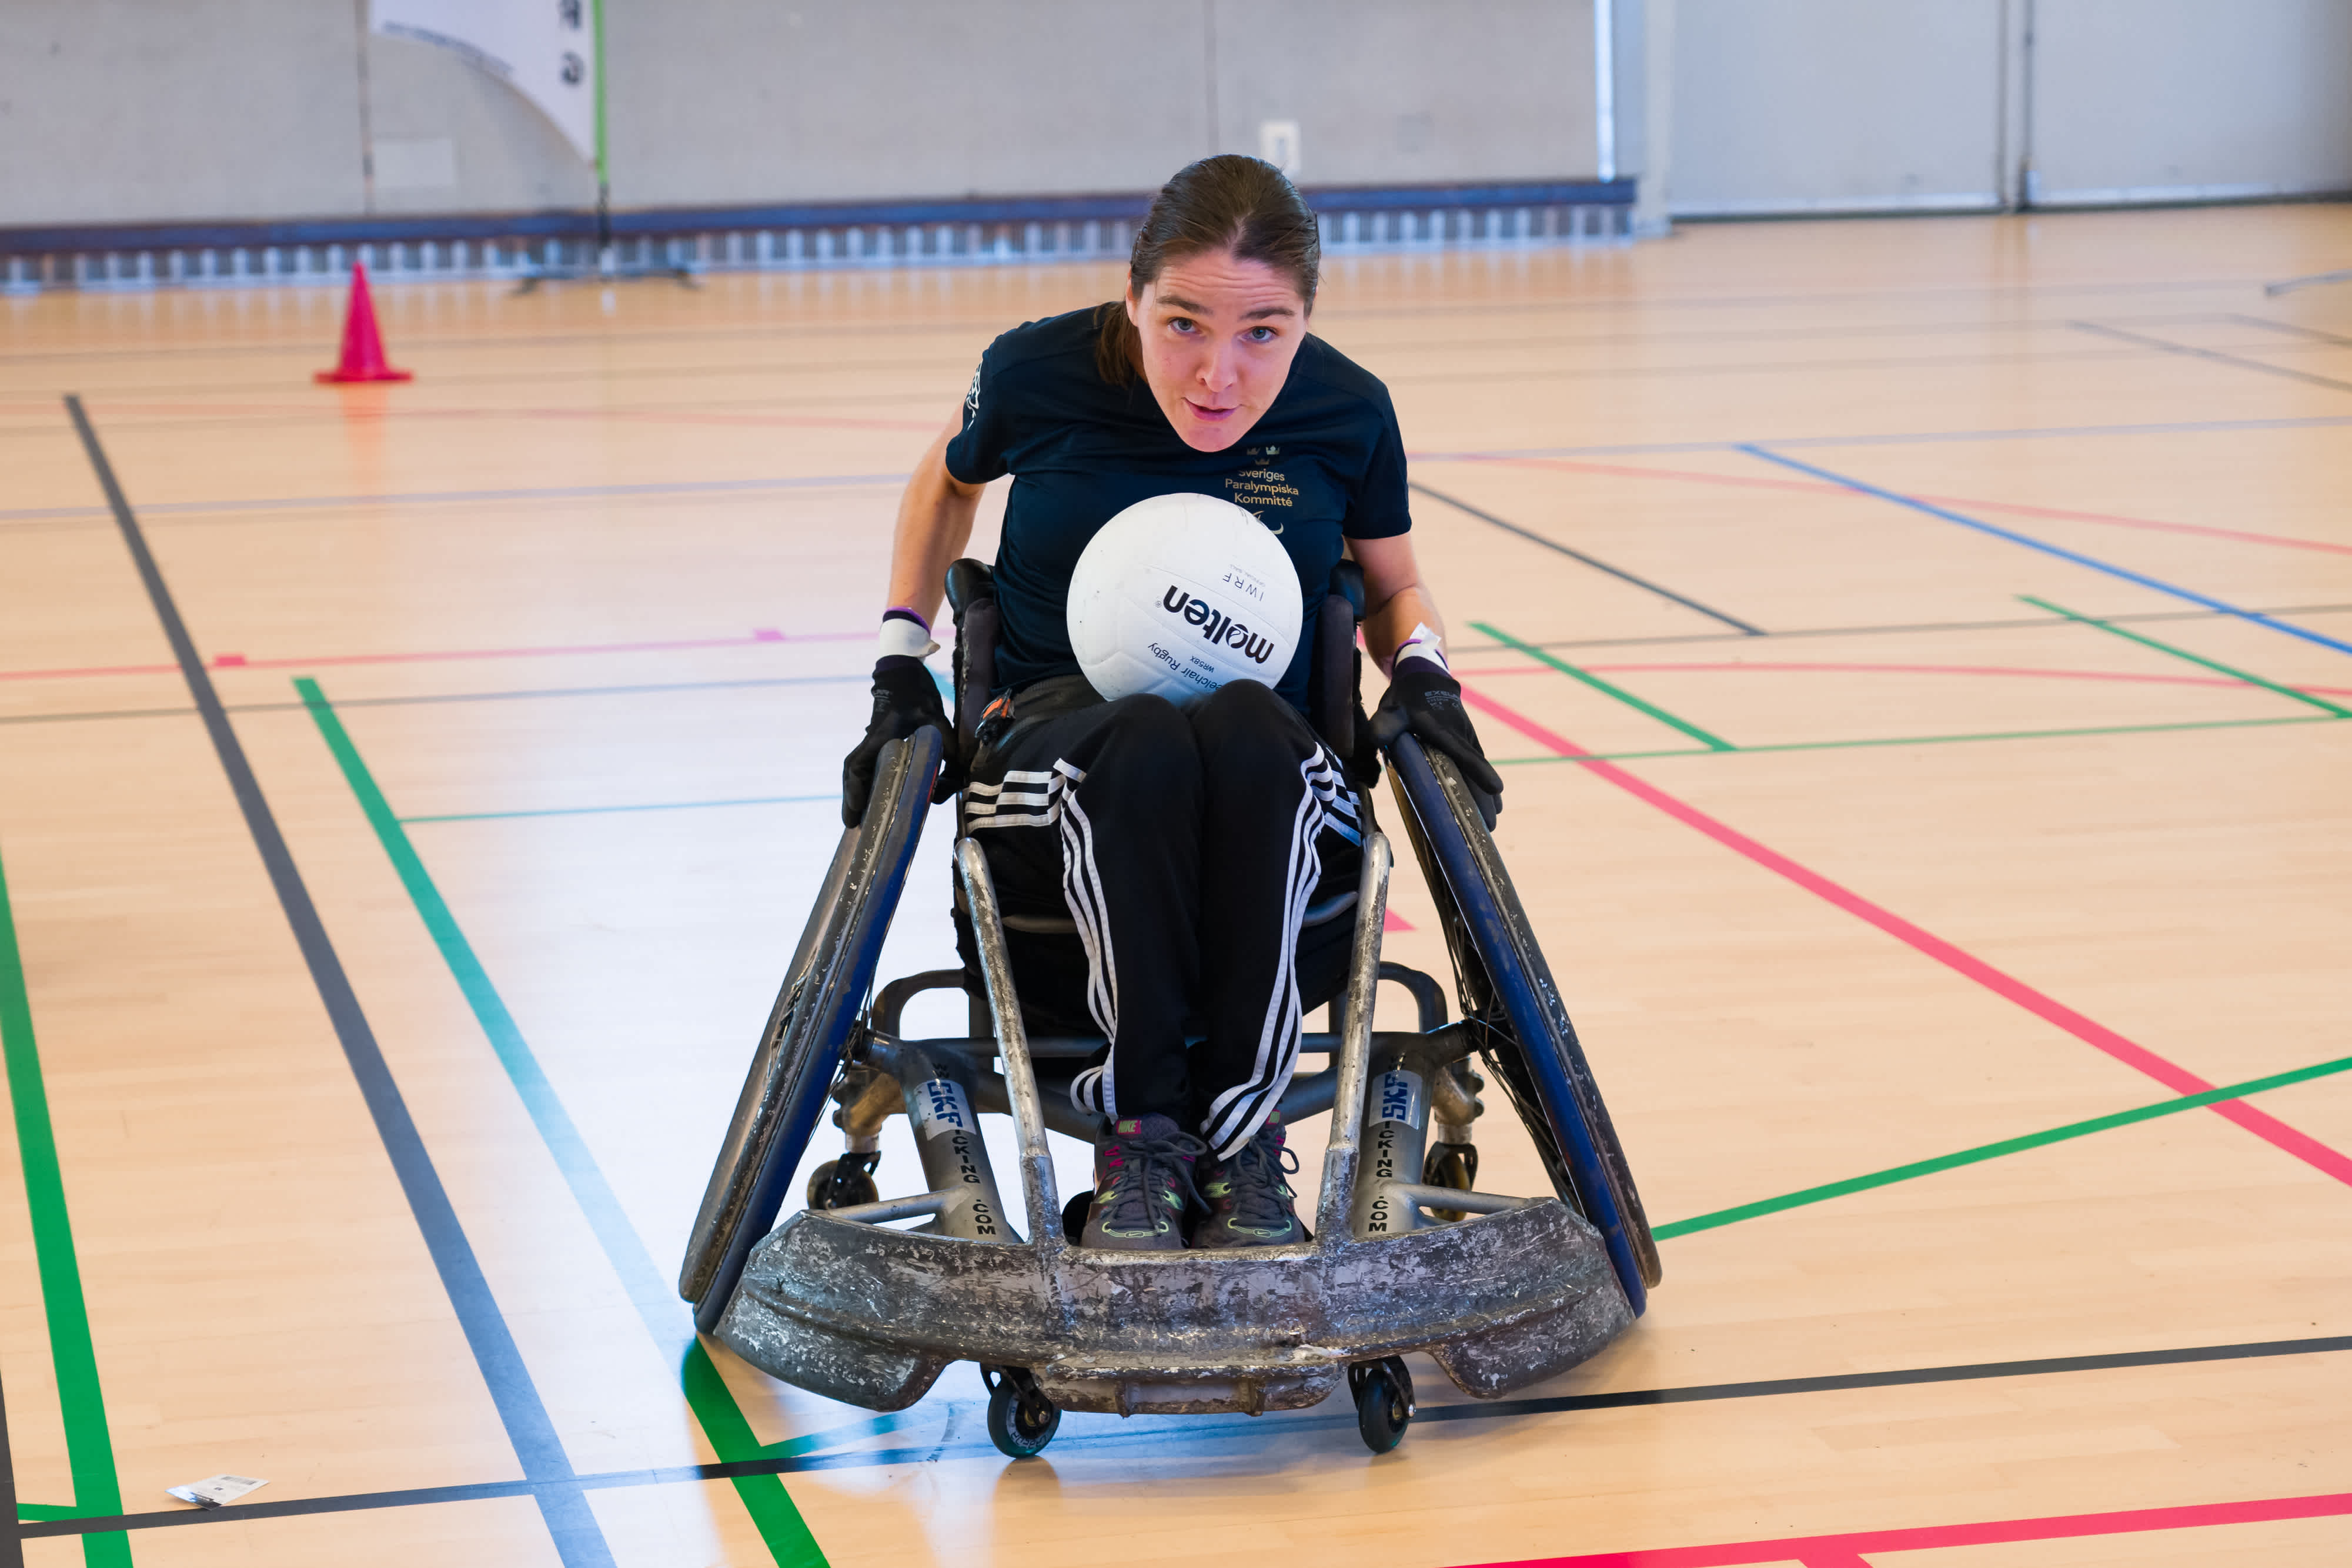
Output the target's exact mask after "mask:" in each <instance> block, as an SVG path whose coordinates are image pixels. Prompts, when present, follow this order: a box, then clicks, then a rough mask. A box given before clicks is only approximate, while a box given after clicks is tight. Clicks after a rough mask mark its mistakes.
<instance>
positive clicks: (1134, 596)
mask: <svg viewBox="0 0 2352 1568" xmlns="http://www.w3.org/2000/svg"><path fill="white" fill-rule="evenodd" d="M1303 598H1304V596H1303V595H1302V594H1301V593H1300V591H1299V585H1298V569H1297V567H1296V566H1294V565H1292V564H1291V560H1290V556H1289V554H1288V552H1286V550H1285V549H1283V548H1282V541H1281V540H1280V539H1278V538H1275V536H1274V535H1273V534H1271V533H1269V532H1267V531H1266V528H1265V525H1264V524H1263V523H1261V522H1259V521H1258V520H1257V518H1255V517H1252V516H1251V515H1250V514H1249V513H1248V512H1246V511H1244V509H1242V508H1241V507H1236V506H1234V504H1233V503H1232V502H1231V501H1226V500H1221V499H1219V498H1218V497H1214V496H1201V495H1195V494H1192V493H1191V492H1180V493H1178V494H1175V495H1169V496H1154V497H1151V498H1150V500H1148V501H1139V502H1137V503H1136V504H1135V505H1134V506H1132V507H1128V508H1127V509H1126V510H1125V511H1123V512H1121V513H1119V514H1118V516H1117V517H1113V518H1111V519H1110V521H1108V522H1107V523H1105V524H1104V525H1103V526H1102V528H1101V529H1100V530H1099V531H1098V532H1097V533H1096V535H1095V537H1094V538H1092V539H1091V540H1089V541H1088V542H1087V548H1086V549H1085V551H1084V553H1082V554H1081V555H1080V556H1079V557H1078V564H1077V566H1076V569H1075V570H1073V571H1072V572H1071V574H1070V598H1069V623H1070V652H1071V653H1074V654H1075V655H1076V657H1077V661H1078V668H1079V669H1081V670H1083V671H1085V672H1086V676H1087V681H1088V682H1089V683H1090V684H1092V685H1093V686H1094V688H1095V690H1097V692H1100V693H1101V694H1102V695H1104V696H1105V697H1108V698H1109V699H1111V700H1113V701H1116V700H1117V699H1118V698H1120V697H1125V696H1133V695H1138V694H1139V693H1151V694H1154V695H1159V696H1164V697H1166V698H1168V699H1169V700H1170V701H1171V702H1176V703H1188V702H1192V701H1194V700H1196V699H1198V698H1201V697H1203V696H1206V695H1208V694H1209V693H1211V692H1213V691H1215V690H1216V689H1217V688H1218V687H1219V686H1222V685H1224V684H1225V683H1226V682H1227V681H1255V682H1256V683H1257V684H1258V685H1262V686H1271V685H1277V684H1278V683H1280V681H1281V680H1282V677H1283V675H1284V674H1285V673H1286V672H1287V671H1288V670H1289V668H1290V663H1291V656H1292V654H1294V653H1296V652H1297V648H1298V628H1299V622H1300V620H1301V615H1300V606H1301V601H1302V599H1303Z"/></svg>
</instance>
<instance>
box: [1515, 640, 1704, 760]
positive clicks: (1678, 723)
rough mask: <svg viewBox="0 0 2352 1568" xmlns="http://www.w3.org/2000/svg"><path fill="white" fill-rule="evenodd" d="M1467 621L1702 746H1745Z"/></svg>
mask: <svg viewBox="0 0 2352 1568" xmlns="http://www.w3.org/2000/svg"><path fill="white" fill-rule="evenodd" d="M1470 624H1471V625H1473V626H1475V627H1476V628H1477V629H1478V630H1479V631H1481V632H1485V633H1486V635H1487V636H1489V637H1492V638H1494V639H1495V641H1496V642H1497V643H1502V644H1503V645H1504V646H1506V647H1508V648H1515V649H1517V651H1518V652H1520V653H1525V654H1526V655H1527V656H1528V658H1530V659H1534V660H1537V661H1538V662H1540V663H1542V664H1549V665H1550V666H1551V667H1552V668H1553V669H1555V670H1558V671H1559V673H1560V674H1563V675H1570V676H1573V677H1574V678H1576V679H1577V680H1580V681H1582V682H1583V683H1584V684H1585V685H1588V686H1591V688H1592V689H1593V690H1594V691H1596V692H1599V693H1601V695H1604V696H1612V697H1615V698H1616V699H1617V700H1618V701H1619V702H1621V703H1623V704H1624V705H1625V706H1627V707H1630V708H1633V709H1635V710H1636V711H1638V712H1641V713H1645V714H1648V715H1649V716H1651V717H1652V718H1654V719H1656V720H1657V721H1658V722H1659V723H1660V724H1664V725H1669V726H1671V727H1674V728H1675V729H1679V730H1681V731H1682V732H1683V733H1684V734H1685V735H1687V736H1689V737H1691V738H1692V739H1693V740H1696V741H1697V742H1699V743H1700V744H1701V745H1703V746H1705V747H1706V748H1707V749H1708V750H1709V751H1738V750H1742V749H1744V747H1737V746H1734V745H1732V744H1731V742H1729V741H1727V740H1726V739H1724V738H1723V737H1721V736H1718V735H1709V734H1708V733H1707V732H1706V730H1703V729H1701V728H1699V727H1698V726H1696V725H1695V724H1693V723H1691V722H1690V721H1689V720H1687V719H1681V718H1676V717H1675V716H1674V715H1673V714H1670V713H1668V712H1667V711H1666V710H1665V709H1664V708H1662V707H1660V706H1657V704H1655V703H1651V702H1644V701H1643V700H1642V699H1641V698H1640V697H1637V696H1635V695H1633V693H1632V692H1629V691H1627V690H1626V689H1625V688H1624V687H1622V686H1619V685H1611V684H1610V683H1609V682H1607V681H1604V680H1602V679H1601V677H1600V676H1599V675H1596V674H1593V673H1592V672H1591V671H1590V670H1580V669H1578V668H1577V667H1576V666H1575V665H1574V664H1570V663H1569V662H1568V661H1567V660H1565V659H1563V658H1560V657H1559V656H1558V655H1556V654H1553V653H1547V652H1546V651H1545V650H1543V649H1541V648H1538V647H1537V646H1536V645H1535V644H1534V643H1522V642H1520V641H1519V640H1518V639H1517V637H1514V636H1512V635H1511V634H1510V633H1509V632H1504V631H1501V630H1498V629H1497V628H1496V627H1493V626H1490V625H1488V624H1487V623H1486V622H1484V621H1473V622H1470Z"/></svg>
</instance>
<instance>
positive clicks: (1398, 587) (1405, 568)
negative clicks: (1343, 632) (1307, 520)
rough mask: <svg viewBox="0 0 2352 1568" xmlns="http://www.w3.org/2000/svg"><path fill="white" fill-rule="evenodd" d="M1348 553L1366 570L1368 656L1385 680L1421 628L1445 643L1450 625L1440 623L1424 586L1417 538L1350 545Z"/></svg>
mask: <svg viewBox="0 0 2352 1568" xmlns="http://www.w3.org/2000/svg"><path fill="white" fill-rule="evenodd" d="M1348 552H1349V554H1350V555H1352V556H1354V557H1355V558H1356V564H1357V565H1358V566H1360V567H1362V568H1363V569H1364V604H1365V610H1364V651H1365V652H1366V653H1370V654H1371V656H1372V663H1373V664H1378V665H1379V666H1380V668H1381V674H1384V675H1385V674H1391V665H1392V664H1394V662H1395V660H1396V651H1397V649H1398V647H1399V646H1400V645H1401V644H1402V643H1403V642H1404V640H1405V639H1406V638H1407V637H1410V636H1412V629H1413V628H1414V627H1415V626H1426V627H1428V628H1429V629H1430V630H1431V631H1432V632H1436V633H1437V634H1438V635H1439V636H1441V637H1442V636H1444V634H1445V623H1444V622H1443V621H1441V620H1439V619H1438V615H1437V603H1436V601H1434V600H1433V599H1432V598H1431V597H1430V593H1429V591H1428V590H1427V589H1425V588H1423V586H1422V585H1421V568H1420V567H1419V566H1418V565H1417V564H1415V562H1414V560H1413V559H1412V535H1411V534H1393V535H1391V536H1390V537H1389V538H1381V539H1349V541H1348Z"/></svg>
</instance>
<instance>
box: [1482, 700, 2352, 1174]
mask: <svg viewBox="0 0 2352 1568" xmlns="http://www.w3.org/2000/svg"><path fill="white" fill-rule="evenodd" d="M1462 695H1463V698H1464V700H1465V701H1466V702H1468V703H1469V704H1470V706H1473V707H1475V708H1476V709H1478V710H1479V711H1480V712H1482V713H1486V714H1489V715H1492V716H1494V717H1496V718H1497V719H1500V720H1501V721H1502V722H1503V723H1505V724H1507V725H1508V726H1510V727H1512V728H1513V729H1516V730H1517V731H1518V732H1519V733H1520V734H1521V735H1524V736H1526V737H1528V739H1529V740H1532V741H1534V742H1535V743H1536V744H1537V745H1538V746H1541V747H1546V748H1547V749H1549V751H1550V752H1551V753H1552V754H1553V755H1554V756H1557V757H1567V758H1575V759H1576V760H1578V761H1579V762H1580V763H1581V764H1582V765H1583V766H1584V767H1585V768H1586V769H1588V770H1589V771H1590V772H1591V773H1592V774H1593V776H1594V777H1596V778H1599V779H1603V780H1605V781H1606V782H1608V783H1611V784H1613V785H1615V786H1616V787H1617V788H1618V789H1622V790H1624V791H1625V792H1626V793H1627V794H1629V795H1632V796H1633V797H1635V798H1636V799H1637V800H1642V801H1643V802H1645V803H1647V804H1649V805H1652V806H1655V807H1656V808H1657V809H1658V810H1661V811H1664V812H1665V813H1666V815H1668V816H1670V817H1672V818H1674V819H1675V821H1679V822H1681V823H1683V824H1684V825H1685V827H1692V828H1696V829H1697V830H1698V831H1700V832H1702V833H1705V834H1706V836H1707V837H1708V838H1711V839H1713V840H1714V841H1716V842H1717V843H1719V844H1721V845H1723V846H1724V847H1725V848H1726V849H1728V850H1733V851H1736V852H1738V853H1739V854H1742V855H1745V856H1746V857H1747V858H1748V859H1749V860H1751V861H1754V862H1756V863H1757V864H1758V865H1760V866H1762V867H1763V868H1764V869H1765V870H1767V871H1769V872H1774V873H1778V874H1779V875H1781V876H1784V877H1786V878H1788V879H1789V880H1790V882H1793V883H1796V884H1797V885H1798V886H1799V887H1801V888H1803V889H1804V890H1805V891H1806V892H1808V893H1810V894H1813V895H1814V896H1815V897H1817V898H1821V899H1823V900H1825V901H1827V902H1828V903H1831V904H1835V905H1837V906H1838V907H1839V908H1840V909H1843V910H1844V911H1845V912H1846V913H1847V914H1848V915H1854V916H1856V917H1858V918H1860V919H1862V920H1865V921H1867V922H1869V923H1870V924H1871V925H1875V926H1876V927H1878V929H1880V930H1881V931H1884V932H1885V933H1886V934H1887V935H1888V936H1892V937H1894V938H1895V940H1896V941H1898V942H1902V943H1905V944H1906V945H1907V946H1911V947H1914V948H1916V949H1917V950H1918V951H1919V952H1921V953H1924V954H1926V955H1927V956H1928V957H1930V958H1933V959H1935V960H1936V962H1937V963H1938V964H1941V965H1943V966H1944V967H1946V968H1948V969H1951V970H1953V971H1955V972H1956V973H1958V974H1959V975H1962V976H1964V977H1967V978H1969V979H1971V980H1974V981H1975V982H1976V983H1977V984H1978V985H1979V986H1982V987H1983V988H1985V989H1987V990H1989V991H1991V992H1992V993H1993V994H1994V995H1996V996H1999V997H2000V998H2003V999H2005V1000H2008V1001H2011V1002H2014V1003H2016V1004H2017V1005H2018V1006H2019V1007H2021V1008H2023V1009H2025V1010H2026V1011H2027V1012H2030V1013H2032V1014H2033V1015H2034V1016H2035V1017H2036V1018H2039V1019H2042V1020H2044V1021H2045V1022H2048V1023H2053V1024H2055V1025H2057V1026H2058V1027H2059V1028H2060V1029H2062V1030H2065V1031H2066V1032H2067V1033H2068V1034H2071V1035H2073V1036H2074V1038H2075V1039H2076V1040H2081V1041H2082V1042H2083V1043H2084V1044H2085V1045H2089V1046H2092V1047H2094V1048H2095V1049H2097V1050H2099V1051H2105V1052H2106V1054H2107V1055H2109V1056H2112V1057H2114V1058H2115V1059H2116V1061H2120V1062H2122V1063H2123V1064H2124V1065H2126V1067H2130V1068H2133V1069H2135V1070H2137V1071H2140V1072H2144V1073H2146V1074H2147V1076H2148V1077H2150V1078H2153V1079H2155V1080H2156V1081H2157V1082H2158V1083H2161V1084H2163V1085H2164V1086H2165V1087H2166V1088H2168V1089H2170V1090H2172V1091H2173V1092H2176V1093H2179V1094H2200V1093H2202V1092H2205V1091H2206V1090H2208V1089H2211V1088H2213V1087H2214V1085H2213V1084H2212V1083H2210V1082H2207V1081H2206V1080H2204V1079H2202V1078H2200V1077H2198V1076H2197V1074H2195V1073H2193V1072H2191V1071H2189V1070H2188V1069H2187V1068H2185V1067H2182V1066H2180V1065H2179V1063H2178V1062H2174V1061H2168V1060H2167V1059H2165V1058H2164V1057H2161V1056H2158V1054H2157V1053H2156V1052H2154V1051H2150V1050H2148V1049H2147V1047H2146V1046H2144V1045H2139V1044H2136V1043H2135V1042H2133V1041H2131V1040H2126V1039H2125V1038H2124V1037H2123V1036H2122V1035H2120V1034H2117V1033H2116V1031H2115V1030H2111V1029H2109V1028H2107V1027H2106V1026H2105V1024H2102V1023H2097V1022H2095V1021H2093V1020H2092V1019H2087V1018H2084V1016H2083V1015H2082V1014H2081V1013H2078V1012H2076V1011H2075V1010H2074V1009H2072V1008H2070V1007H2068V1006H2066V1005H2065V1004H2064V1003H2063V1002H2061V1001H2059V1000H2057V999H2056V998H2053V997H2050V996H2047V995H2044V994H2043V993H2042V992H2041V991H2038V990H2035V989H2034V988H2032V986H2029V985H2027V984H2026V983H2025V982H2024V981H2022V980H2021V979H2019V978H2018V977H2016V976H2014V975H2011V974H2009V973H2007V972H2005V971H2003V970H2000V969H1996V968H1994V967H1992V966H1991V965H1990V964H1988V963H1986V962H1985V961H1984V960H1983V959H1981V958H1979V957H1978V956H1975V955H1974V954H1972V953H1969V952H1967V951H1965V950H1963V949H1961V948H1959V947H1957V946H1953V945H1952V944H1951V943H1949V942H1947V941H1945V940H1944V939H1943V938H1942V937H1940V936H1937V935H1935V934H1934V933H1933V932H1930V931H1927V930H1924V929H1922V928H1921V927H1919V926H1917V925H1913V924H1912V923H1911V922H1909V921H1908V920H1906V919H1904V918H1903V917H1902V916H1901V915H1897V914H1895V912H1894V911H1893V910H1890V909H1885V908H1883V907H1881V906H1880V905H1878V904H1873V903H1872V902H1871V901H1870V900H1868V899H1866V898H1864V897H1863V896H1862V894H1858V893H1855V892H1854V891H1853V889H1851V888H1848V887H1844V886H1842V885H1841V884H1839V883H1834V882H1832V881H1831V880H1830V879H1829V878H1828V877H1825V876H1823V875H1822V874H1821V873H1819V872H1817V871H1813V870H1811V869H1810V868H1808V867H1805V866H1801V865H1799V864H1798V863H1797V862H1795V861H1792V860H1790V858H1789V857H1788V856H1786V855H1784V854H1782V853H1780V851H1778V850H1775V849H1770V848H1768V847H1767V846H1765V845H1763V844H1760V843H1759V842H1757V841H1755V840H1754V839H1751V838H1749V837H1748V835H1747V834H1745V833H1743V832H1741V831H1739V830H1738V829H1737V828H1734V827H1732V826H1730V825H1729V824H1728V823H1725V822H1720V821H1717V820H1716V819H1715V818H1713V817H1710V816H1708V815H1707V814H1706V812H1704V811H1702V810H1699V809H1698V808H1697V807H1696V806H1693V805H1691V804H1690V803H1689V802H1688V801H1685V800H1679V799H1677V798H1676V797H1675V796H1672V795H1669V794H1667V793H1666V792H1665V791H1664V790H1663V789H1659V788H1658V787H1657V786H1656V785H1654V784H1651V783H1649V782H1647V781H1646V780H1644V779H1637V778H1635V777H1634V776H1633V774H1631V773H1628V772H1626V771H1625V770H1624V769H1623V768H1620V767H1618V766H1617V765H1616V764H1614V763H1612V762H1603V761H1602V760H1601V759H1600V758H1597V757H1595V756H1593V755H1592V753H1591V752H1589V751H1587V750H1585V749H1584V747H1580V746H1579V745H1577V744H1576V743H1575V742H1574V741H1572V740H1570V739H1568V738H1567V737H1564V736H1560V735H1558V734H1555V733H1554V732H1552V731H1551V730H1549V729H1546V728H1545V727H1543V726H1542V725H1539V724H1538V723H1537V722H1536V721H1535V720H1533V719H1531V718H1528V716H1526V715H1524V714H1521V713H1518V712H1516V711H1514V710H1513V709H1511V708H1507V707H1505V706H1503V705H1502V704H1501V703H1498V702H1496V701H1495V700H1494V699H1493V698H1492V697H1489V696H1486V695H1485V694H1483V693H1480V692H1477V691H1474V690H1471V689H1470V688H1468V687H1466V686H1465V688H1464V690H1463V694H1462ZM2206 1109H2207V1110H2209V1111H2211V1112H2212V1113H2215V1114H2216V1115H2219V1116H2225V1117H2227V1118H2228V1119H2229V1120H2231V1121H2232V1122H2235V1123H2236V1124H2238V1125H2239V1126H2241V1127H2243V1128H2244V1129H2245V1130H2246V1131H2248V1132H2250V1133H2252V1134H2254V1136H2256V1137H2258V1138H2260V1139H2262V1140H2263V1142H2265V1143H2267V1144H2270V1145H2273V1146H2274V1147H2276V1148H2279V1149H2282V1150H2284V1152H2286V1153H2287V1154H2290V1155H2294V1157H2295V1158H2296V1159H2299V1160H2301V1161H2303V1162H2304V1163H2305V1165H2307V1166H2311V1167H2312V1168H2313V1169H2314V1170H2316V1171H2319V1172H2322V1173H2323V1174H2325V1175H2327V1176H2333V1177H2335V1178H2336V1180H2337V1181H2340V1182H2343V1183H2344V1184H2346V1185H2347V1186H2352V1159H2347V1158H2346V1157H2345V1156H2344V1155H2340V1154H2338V1153H2336V1151H2335V1150H2334V1149H2331V1148H2329V1147H2328V1146H2327V1145H2325V1144H2323V1143H2321V1142H2319V1140H2317V1139H2316V1138H2314V1137H2312V1136H2311V1135H2309V1134H2305V1133H2300V1132H2297V1131H2296V1130H2295V1129H2294V1128H2293V1127H2290V1126H2288V1125H2287V1124H2285V1123H2284V1122H2282V1121H2280V1120H2279V1119H2278V1118H2277V1117H2275V1116H2273V1115H2272V1114H2270V1113H2268V1112H2266V1111H2259V1110H2256V1109H2255V1108H2254V1107H2253V1106H2252V1105H2248V1104H2246V1103H2244V1102H2242V1101H2235V1100H2229V1101H2221V1102H2218V1103H2214V1104H2211V1105H2208V1106H2207V1107H2206Z"/></svg>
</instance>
